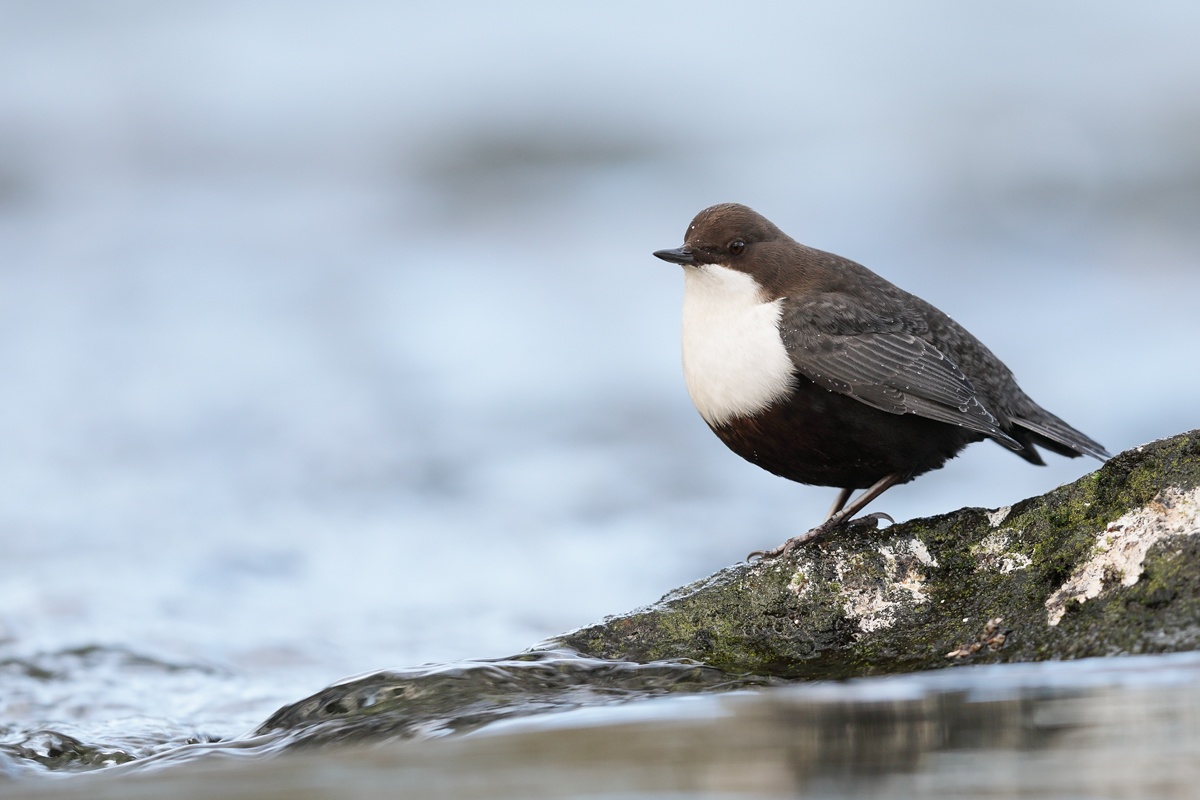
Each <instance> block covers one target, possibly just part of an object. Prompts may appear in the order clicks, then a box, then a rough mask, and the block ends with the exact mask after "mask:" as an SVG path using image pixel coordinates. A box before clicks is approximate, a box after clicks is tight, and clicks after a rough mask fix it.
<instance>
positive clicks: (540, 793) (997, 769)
mask: <svg viewBox="0 0 1200 800" xmlns="http://www.w3.org/2000/svg"><path fill="white" fill-rule="evenodd" d="M570 660H571V659H560V660H559V661H558V662H557V663H556V662H555V661H554V660H553V659H548V660H544V661H541V662H539V663H536V664H532V666H533V669H534V671H535V672H537V673H539V674H543V675H544V674H545V672H546V670H547V669H557V670H562V669H563V662H564V661H570ZM526 666H527V667H528V666H531V664H530V663H529V662H526ZM575 666H576V667H580V668H584V669H587V668H589V667H588V665H581V664H576V665H575ZM592 666H593V667H594V666H596V665H592ZM651 669H654V670H656V671H658V673H659V675H658V676H657V677H658V679H659V680H661V679H662V677H663V675H664V673H663V668H662V667H658V668H651ZM604 670H605V674H606V675H607V677H609V678H612V677H614V676H615V675H621V674H622V670H621V669H618V670H614V669H612V667H611V666H610V667H606V668H604ZM675 670H676V671H677V672H680V673H688V672H690V673H691V675H692V677H695V672H694V670H690V671H689V670H688V668H687V667H685V666H683V665H676V667H675ZM520 671H521V668H520V667H519V666H518V665H517V664H515V663H511V662H510V663H508V664H501V665H493V669H492V670H491V672H492V673H493V677H495V675H497V674H504V675H506V676H508V677H509V678H513V677H518V676H519V673H520ZM444 672H445V671H443V673H444ZM623 672H624V675H623V678H624V679H631V678H632V679H633V680H641V679H642V678H645V677H647V676H641V677H639V678H635V677H634V668H631V667H626V668H624V670H623ZM462 674H463V673H462V671H461V670H460V671H459V677H461V676H462ZM442 677H445V675H444V674H443V675H441V676H437V675H434V674H433V673H432V672H430V673H426V674H425V675H424V676H419V675H415V674H411V675H408V676H405V678H406V680H408V681H410V682H419V681H420V680H421V679H422V678H435V679H439V678H442ZM676 677H678V676H676ZM490 685H491V687H492V689H493V690H494V689H495V688H496V686H498V684H497V683H496V682H494V681H492V682H491V684H490ZM697 686H698V684H693V687H692V688H693V689H694V688H696V687H697ZM659 688H660V689H661V688H663V686H662V685H661V684H660V685H659ZM726 688H728V687H726ZM551 691H556V690H551ZM415 694H419V693H414V696H415ZM544 696H549V693H547V694H546V695H544ZM579 699H580V698H579V696H578V695H576V696H575V698H574V700H575V701H576V703H575V705H577V706H578V705H583V706H584V707H582V708H577V709H576V710H573V711H560V712H559V713H541V714H540V715H538V716H532V717H525V718H521V719H510V720H508V721H501V722H493V724H491V725H490V726H486V727H483V728H477V729H476V730H474V731H473V732H470V733H466V734H460V735H457V736H452V737H446V738H421V739H418V740H415V741H414V740H407V741H402V742H395V741H393V742H390V743H384V744H374V745H371V746H362V745H361V744H360V745H349V746H343V747H341V748H336V749H323V750H317V751H314V750H311V749H307V748H304V749H301V750H299V751H296V750H295V749H294V748H295V747H296V742H295V741H294V740H293V741H287V740H280V739H278V738H276V739H274V740H272V739H271V738H270V737H269V736H266V735H263V736H260V737H258V738H257V739H253V740H245V741H243V742H241V743H237V744H234V745H203V744H200V745H193V746H190V747H183V748H179V749H178V750H176V751H174V752H172V753H167V754H164V756H163V757H160V758H157V759H154V758H152V759H148V760H145V761H140V762H137V763H134V764H129V765H126V766H118V767H113V768H111V769H109V770H108V771H106V772H104V773H101V774H100V775H95V774H93V775H90V776H87V777H84V778H77V779H73V780H71V781H69V782H61V781H60V782H55V783H53V784H51V785H49V786H47V785H46V784H39V785H34V784H24V785H20V786H18V785H14V786H12V787H11V788H13V790H14V792H15V793H14V794H12V795H11V796H12V797H14V798H21V797H40V798H52V797H53V798H75V797H88V798H107V797H122V798H130V797H164V796H171V797H183V798H186V797H231V798H233V797H237V798H242V797H245V798H250V797H280V796H287V797H297V796H303V797H313V798H323V797H338V798H375V797H396V796H405V797H409V796H416V797H425V796H436V797H454V798H471V797H489V798H493V797H564V798H565V797H570V798H601V797H605V798H607V797H624V798H640V797H647V798H649V797H655V798H659V797H679V798H692V797H798V796H802V797H817V798H820V797H831V798H832V797H887V798H906V797H966V796H971V797H1014V796H1019V797H1089V798H1093V797H1094V798H1106V797H1114V798H1115V797H1155V798H1175V797H1179V798H1184V797H1191V796H1193V794H1194V786H1195V781H1196V779H1197V778H1200V760H1197V759H1196V753H1197V751H1198V749H1200V714H1197V713H1196V708H1197V707H1200V706H1198V705H1197V702H1196V701H1197V700H1200V658H1198V657H1197V655H1196V654H1194V653H1185V654H1175V655H1170V656H1157V657H1131V658H1116V659H1087V660H1083V661H1077V662H1067V663H1059V664H1017V665H1013V664H1006V665H996V666H990V667H989V666H985V667H966V668H961V669H950V670H943V671H940V672H937V673H926V674H918V675H907V676H892V677H885V678H871V679H860V680H852V681H848V682H844V683H821V682H818V683H813V684H808V685H797V686H790V687H776V688H771V689H758V690H754V691H744V690H743V691H726V692H725V693H723V694H712V693H705V694H687V695H684V696H678V695H677V696H672V697H667V698H659V699H653V700H641V701H639V702H634V703H624V704H616V705H614V704H613V703H612V700H611V698H609V699H608V701H607V702H605V701H598V699H597V698H593V704H591V705H588V704H587V703H586V702H584V703H582V704H581V703H579V702H578V701H579ZM597 702H599V704H596V703H597ZM543 712H544V709H543ZM358 716H359V718H360V721H363V722H366V721H368V720H370V719H371V712H370V711H369V710H368V709H361V710H360V711H359V712H358ZM459 721H460V722H463V721H466V722H468V723H469V724H470V723H472V722H473V720H472V719H471V717H470V716H469V715H468V716H465V717H460V720H459ZM426 733H429V731H428V730H427V731H426ZM434 735H435V737H436V733H435V734H434ZM281 747H283V748H287V749H286V750H285V751H284V752H283V753H282V754H281V753H280V752H279V751H280V748H281ZM268 754H273V756H274V757H272V758H270V759H267V758H265V757H264V756H266V755H268ZM167 766H171V767H172V768H171V769H166V768H165V767H167Z"/></svg>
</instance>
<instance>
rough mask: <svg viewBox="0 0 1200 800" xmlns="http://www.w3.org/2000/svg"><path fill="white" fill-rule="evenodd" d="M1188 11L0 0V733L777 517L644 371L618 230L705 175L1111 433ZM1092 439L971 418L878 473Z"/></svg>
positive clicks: (1154, 413) (651, 585)
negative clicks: (1053, 436) (956, 444)
mask: <svg viewBox="0 0 1200 800" xmlns="http://www.w3.org/2000/svg"><path fill="white" fill-rule="evenodd" d="M1197 33H1200V15H1198V14H1197V12H1196V11H1195V10H1194V9H1193V7H1192V6H1191V5H1189V4H1184V3H1162V4H1156V5H1154V6H1152V7H1138V8H1132V7H1129V8H1126V7H1124V6H1120V5H1117V4H1109V5H1105V6H1102V7H1097V6H1096V5H1095V4H1086V5H1084V4H1074V5H1073V4H1065V5H1058V6H1055V7H1054V8H1053V9H1046V8H1043V7H1040V6H1036V5H1033V4H1029V5H1027V6H1020V7H1014V8H1009V9H1006V10H1005V12H1003V13H1001V12H997V11H993V10H989V9H966V8H961V7H959V6H956V5H954V4H940V3H925V4H918V6H912V5H911V4H908V5H906V7H905V8H904V9H900V8H898V7H896V8H893V7H891V6H888V5H886V4H878V5H876V6H873V7H872V9H871V12H870V14H864V13H862V12H861V11H856V12H854V13H851V12H850V11H845V10H841V9H839V8H834V7H830V8H808V7H803V6H796V7H793V8H789V9H782V8H776V7H774V6H771V5H767V4H763V5H753V4H751V5H745V6H739V9H738V12H737V14H736V15H734V16H732V17H731V16H730V14H729V12H728V10H727V9H720V8H717V7H709V6H696V5H694V4H687V5H686V6H684V5H680V6H672V5H669V4H664V5H661V6H656V7H654V8H645V7H642V6H640V5H639V6H636V7H635V6H633V5H628V6H624V5H620V4H617V5H613V4H607V5H606V6H605V7H604V8H603V9H596V10H587V9H579V8H567V7H563V8H556V9H548V8H545V7H543V6H540V5H533V4H524V5H522V4H517V5H510V6H506V7H505V8H504V9H503V10H501V9H500V8H499V7H496V8H494V9H493V7H492V6H489V5H486V4H478V5H467V6H463V7H456V8H454V9H450V8H446V9H436V10H435V9H432V8H430V9H417V8H409V7H406V6H404V5H397V4H381V3H380V4H377V3H370V2H358V3H346V4H339V5H338V7H337V8H336V10H335V9H334V8H333V7H332V6H325V5H323V4H317V3H305V2H299V3H287V4H272V3H267V2H262V3H215V4H213V3H206V4H188V3H175V4H171V5H169V6H164V5H162V4H155V3H144V2H132V1H131V2H124V3H116V4H106V5H104V6H95V7H93V6H88V5H63V4H53V3H44V2H34V1H32V0H30V1H29V2H18V1H15V0H8V1H7V2H2V3H0V374H2V375H3V376H4V386H5V390H4V391H3V392H0V441H3V442H4V446H3V447H2V448H0V486H2V487H3V489H2V490H0V547H2V548H3V550H2V558H0V743H2V744H6V745H14V746H15V745H18V744H21V743H32V744H31V747H32V749H34V750H37V749H38V748H39V747H41V744H39V743H40V742H42V741H43V739H42V738H39V737H45V736H47V735H49V734H46V733H45V732H46V731H52V732H54V734H55V735H61V736H70V737H73V738H74V739H76V740H78V741H80V742H82V743H84V745H86V746H87V747H90V748H93V749H105V748H106V749H108V750H110V751H112V752H117V753H129V754H133V755H135V756H136V757H137V758H139V759H140V758H144V757H147V756H151V755H154V754H155V753H160V752H166V751H169V750H171V749H172V748H173V747H175V746H177V745H179V744H182V743H186V742H189V741H197V742H204V741H210V740H223V741H228V740H231V739H234V738H236V737H240V736H245V735H247V734H249V733H250V732H251V731H253V730H254V729H255V728H256V727H257V726H258V725H260V724H261V723H262V722H263V721H264V720H266V719H267V718H268V717H269V716H270V715H271V714H272V713H274V712H275V711H276V710H277V709H279V708H280V707H282V706H284V705H286V704H289V703H294V702H295V701H297V700H298V699H299V698H303V697H306V696H308V695H310V694H312V693H314V692H317V691H319V690H321V689H322V688H323V687H325V686H327V685H329V684H331V683H333V682H335V681H338V680H340V679H343V678H345V677H346V676H348V675H354V674H358V673H363V672H369V671H373V670H378V669H381V668H385V667H411V666H412V665H417V664H421V663H425V662H449V663H453V662H457V661H459V660H462V659H472V658H488V657H503V656H508V655H510V654H513V653H517V652H519V651H520V650H522V649H523V648H525V647H527V646H528V645H529V644H531V643H532V642H536V641H540V640H541V639H543V638H545V637H547V636H550V635H553V634H555V633H558V632H561V631H563V630H567V629H570V628H572V627H575V626H579V625H584V624H587V623H590V622H592V621H594V620H596V619H598V618H600V617H602V616H604V615H605V614H608V613H613V612H618V611H622V610H626V609H628V608H631V607H634V606H638V605H641V604H644V603H647V602H651V601H653V600H655V599H656V598H657V597H658V596H659V595H661V594H662V593H663V592H664V591H666V590H668V589H670V588H672V587H674V586H678V585H682V584H684V583H687V582H689V581H691V580H693V579H695V578H697V577H699V576H702V575H705V574H707V573H709V572H712V571H714V570H716V569H717V568H719V567H721V566H723V565H725V564H727V563H729V562H730V561H732V560H735V559H737V558H739V557H741V556H742V555H743V554H744V553H746V552H749V551H751V550H754V549H760V548H763V547H769V546H772V545H774V544H777V543H778V542H780V541H782V540H783V539H785V538H786V537H787V536H789V535H791V534H792V533H794V532H795V531H796V530H797V528H799V527H802V526H807V525H808V524H809V523H810V522H811V520H813V519H816V518H819V517H820V516H821V515H822V514H823V513H824V510H825V508H826V507H827V506H828V504H829V502H831V499H832V498H831V496H830V494H829V492H828V491H827V490H820V489H810V488H804V487H797V486H792V485H788V484H786V483H785V482H783V481H779V480H777V479H774V478H772V477H771V476H769V475H765V474H758V473H757V471H755V470H753V469H751V468H749V467H747V466H746V465H744V464H742V463H740V462H739V461H738V460H737V459H736V458H734V457H732V456H730V455H729V454H728V453H727V452H725V451H724V448H723V447H722V446H721V445H720V443H719V442H717V441H716V440H715V438H714V437H712V436H711V434H710V433H709V432H708V431H707V430H705V429H704V427H703V425H702V424H701V423H700V421H699V420H698V418H697V417H696V415H695V413H694V411H693V410H692V409H691V407H690V404H689V403H688V401H687V399H686V396H685V394H684V390H683V386H682V380H681V376H680V372H679V365H678V304H679V293H680V285H679V284H680V280H679V276H678V274H677V273H676V272H675V271H674V270H673V269H671V268H670V267H668V266H667V265H664V264H661V263H659V262H657V261H655V260H654V259H653V258H652V257H650V256H649V253H650V251H652V250H655V249H659V248H663V247H673V246H677V245H678V244H679V243H680V237H681V236H682V233H683V229H684V227H685V225H686V223H687V221H688V220H689V219H690V217H691V216H692V214H694V213H695V212H696V211H698V210H699V209H700V208H702V207H703V206H705V205H707V204H709V203H712V202H718V201H724V200H739V201H742V202H746V203H748V204H750V205H753V206H755V207H756V208H758V209H759V210H760V211H763V212H764V213H766V214H767V215H768V216H770V217H772V218H773V219H774V220H775V221H777V222H778V223H780V224H781V225H782V226H783V227H784V228H785V229H786V230H788V231H789V232H791V233H793V234H794V235H795V236H796V237H797V238H800V239H801V240H802V241H805V242H807V243H809V244H812V245H815V246H818V247H823V248H826V249H830V250H834V251H836V252H840V253H843V254H845V255H847V256H850V257H853V258H856V259H857V260H860V261H862V262H864V263H866V264H867V265H868V266H871V267H873V268H875V269H876V270H878V271H879V272H881V273H883V274H884V275H885V276H887V277H889V278H891V279H893V280H895V281H896V282H897V283H899V284H900V285H902V286H904V287H906V288H908V289H910V290H912V291H915V292H916V293H918V294H920V295H922V296H924V297H926V298H927V299H929V300H931V301H933V302H934V303H936V304H937V305H939V306H940V307H942V308H943V309H944V310H946V311H948V312H949V313H951V314H953V315H954V316H955V317H956V318H957V319H958V320H960V321H961V322H963V323H964V324H966V325H967V326H968V327H969V328H970V329H971V330H972V331H973V332H975V333H976V334H978V335H979V336H980V337H981V338H982V339H983V340H984V341H986V342H987V343H988V344H989V345H990V346H991V347H992V349H994V350H995V351H996V352H997V353H998V354H999V355H1000V356H1001V357H1002V358H1004V359H1005V360H1006V361H1007V363H1008V364H1009V365H1010V366H1011V367H1013V369H1014V370H1015V372H1016V373H1017V375H1018V376H1019V377H1020V379H1021V381H1022V383H1023V385H1024V386H1025V387H1026V388H1027V389H1028V390H1029V392H1030V393H1031V394H1032V395H1033V396H1034V397H1035V398H1037V399H1038V400H1039V401H1041V402H1043V403H1044V404H1045V405H1046V406H1047V407H1049V408H1051V409H1052V410H1054V411H1055V412H1056V413H1059V414H1061V415H1062V416H1064V417H1065V418H1066V419H1068V420H1069V421H1070V422H1071V423H1072V424H1074V425H1076V426H1078V427H1079V428H1080V429H1082V430H1084V431H1086V432H1088V433H1089V434H1091V435H1092V436H1094V437H1096V438H1097V439H1099V440H1100V441H1101V442H1103V443H1104V444H1105V445H1106V446H1107V447H1108V448H1109V449H1110V450H1112V451H1114V452H1116V451H1118V450H1120V449H1123V448H1127V447H1130V446H1134V445H1136V444H1139V443H1142V442H1144V441H1147V440H1149V439H1152V438H1155V437H1158V436H1165V435H1169V434H1172V433H1175V432H1178V431H1181V430H1184V429H1189V428H1194V427H1196V426H1197V424H1198V422H1197V417H1196V413H1195V410H1194V399H1193V398H1194V397H1195V396H1196V394H1197V391H1198V390H1200V371H1197V370H1196V369H1194V361H1195V359H1194V353H1193V352H1192V349H1193V348H1192V343H1193V342H1195V341H1197V340H1198V336H1200V318H1198V317H1197V316H1196V314H1195V313H1194V298H1195V297H1196V296H1197V290H1198V289H1200V270H1198V269H1197V267H1196V265H1197V264H1198V263H1200V259H1198V255H1200V233H1198V231H1200V228H1198V227H1197V226H1196V225H1195V220H1196V218H1197V213H1198V212H1200V180H1198V179H1197V176H1200V150H1198V148H1197V145H1196V142H1197V141H1200V136H1197V135H1196V134H1197V125H1198V123H1200V114H1198V113H1197V106H1196V102H1195V98H1196V97H1198V96H1200V92H1198V91H1197V89H1198V87H1197V85H1196V84H1197V83H1198V82H1200V77H1197V76H1200V63H1197V62H1200V53H1197V52H1196V48H1195V47H1194V42H1195V41H1196V39H1197V36H1196V34H1197ZM1051 355H1053V356H1054V357H1053V358H1051V357H1050V356H1051ZM1091 466H1092V465H1090V464H1086V463H1083V462H1082V461H1067V460H1064V459H1054V460H1053V462H1052V464H1051V465H1050V467H1048V468H1047V469H1032V468H1029V467H1028V466H1027V465H1025V464H1023V463H1021V462H1020V461H1019V460H1018V459H1013V458H1012V457H1011V456H1010V455H1009V454H1007V453H1004V452H1003V451H1002V449H1001V448H998V447H992V446H986V445H980V446H978V447H975V448H972V449H970V450H969V451H968V453H967V454H966V455H964V456H963V457H962V458H960V459H958V460H956V461H955V462H954V463H953V464H951V465H950V466H948V467H947V468H946V469H944V470H941V471H940V472H938V473H935V474H931V475H928V476H925V477H923V478H922V479H921V480H920V481H917V482H915V483H914V484H911V485H909V486H905V487H901V488H899V489H897V490H894V491H892V492H889V493H888V496H887V498H886V501H885V503H884V505H883V506H880V510H886V511H888V512H889V513H891V514H892V515H893V516H895V517H896V518H897V519H903V518H906V517H911V516H916V515H920V514H928V513H934V512H939V511H944V510H946V509H949V508H958V507H960V506H964V505H980V506H987V507H995V506H999V505H1003V504H1006V503H1008V502H1011V501H1013V500H1014V499H1018V498H1021V497H1025V496H1028V495H1032V494H1037V493H1040V492H1043V491H1045V490H1047V489H1049V488H1051V487H1053V486H1055V485H1058V484H1060V483H1063V482H1065V481H1068V480H1072V479H1074V478H1075V477H1077V476H1079V475H1081V474H1083V473H1084V472H1085V471H1087V470H1089V469H1091ZM22 746H24V745H22ZM50 749H54V748H53V747H50ZM27 766H28V767H30V768H31V769H35V770H37V769H41V767H40V764H39V762H37V761H36V759H33V760H32V761H31V762H30V763H28V764H23V765H22V766H20V767H18V768H17V769H18V770H19V771H20V772H22V773H24V772H25V771H26V769H25V767H27Z"/></svg>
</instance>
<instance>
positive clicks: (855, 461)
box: [713, 379, 983, 489]
mask: <svg viewBox="0 0 1200 800" xmlns="http://www.w3.org/2000/svg"><path fill="white" fill-rule="evenodd" d="M713 431H714V432H715V433H716V434H717V436H719V437H721V441H723V442H725V444H726V445H728V447H729V449H730V450H732V451H733V452H735V453H737V454H738V455H739V456H741V457H742V458H744V459H746V460H747V461H749V462H751V463H752V464H757V465H758V466H760V467H762V468H763V469H765V470H767V471H768V472H773V473H774V474H776V475H779V476H780V477H783V478H787V479H789V480H793V481H798V482H799V483H807V484H812V485H815V486H837V487H839V488H844V489H865V488H867V487H868V486H870V485H872V484H873V483H875V482H876V481H878V480H879V479H880V478H882V477H883V476H885V475H892V474H898V475H900V476H901V480H900V482H901V483H904V482H907V481H909V480H912V479H913V478H915V477H916V476H918V475H920V474H922V473H924V472H928V471H929V470H932V469H937V468H938V467H940V466H942V464H944V463H946V461H947V460H948V459H950V458H953V457H954V456H955V455H957V454H958V453H959V451H960V450H962V449H963V448H964V447H966V446H967V445H968V444H970V443H971V442H977V441H980V440H981V439H982V438H983V437H982V436H981V435H979V434H977V433H974V432H973V431H969V430H966V429H965V428H959V427H958V426H955V425H947V424H946V423H943V422H935V421H933V420H929V419H925V418H924V417H918V416H916V415H914V414H889V413H887V412H886V411H880V410H878V409H875V408H871V407H870V406H868V405H864V404H863V403H860V402H859V401H857V400H855V399H854V398H852V397H848V396H847V395H842V394H837V393H835V392H831V391H829V390H827V389H823V388H821V387H819V386H816V385H815V384H813V383H812V382H811V381H804V380H803V379H802V383H801V385H800V386H798V387H797V389H796V391H795V392H794V393H793V395H792V396H791V397H790V398H789V399H788V400H786V401H783V402H780V403H776V404H775V405H773V406H771V407H770V408H768V409H767V410H766V411H763V412H762V413H760V414H757V415H756V416H753V417H738V418H735V419H734V420H732V421H731V422H729V423H727V424H725V425H722V426H719V427H714V428H713Z"/></svg>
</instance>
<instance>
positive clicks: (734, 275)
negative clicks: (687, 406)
mask: <svg viewBox="0 0 1200 800" xmlns="http://www.w3.org/2000/svg"><path fill="white" fill-rule="evenodd" d="M782 303H783V299H782V298H780V299H778V300H774V301H771V302H764V301H763V298H762V290H761V288H760V287H759V285H758V282H757V281H755V280H754V278H752V277H750V276H749V275H747V274H746V273H744V272H738V271H737V270H734V269H729V268H728V267H722V266H718V265H716V264H704V265H701V266H699V267H690V266H688V267H684V269H683V377H684V380H685V381H686V382H687V388H688V394H690V395H691V396H692V403H694V404H695V406H696V410H697V411H699V412H700V416H702V417H704V421H705V422H707V423H708V424H709V425H722V424H725V423H727V422H729V421H730V420H731V419H733V418H734V417H744V416H752V415H754V414H757V413H758V412H760V411H763V410H764V409H766V408H767V406H769V405H771V404H772V403H773V402H775V401H776V400H779V399H780V398H782V397H784V396H785V395H786V394H787V393H788V391H789V390H790V389H791V387H792V376H793V375H794V368H793V367H792V360H791V359H790V358H789V357H788V354H787V350H786V349H785V348H784V346H783V341H782V340H781V339H780V338H779V315H780V313H781V312H782V308H781V306H782Z"/></svg>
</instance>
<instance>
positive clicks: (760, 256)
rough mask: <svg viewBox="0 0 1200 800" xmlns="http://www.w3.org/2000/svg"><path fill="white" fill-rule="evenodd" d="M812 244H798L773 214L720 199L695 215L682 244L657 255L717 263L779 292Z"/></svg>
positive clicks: (680, 261)
mask: <svg viewBox="0 0 1200 800" xmlns="http://www.w3.org/2000/svg"><path fill="white" fill-rule="evenodd" d="M812 252H814V251H811V250H810V249H809V248H807V247H804V246H803V245H801V244H798V243H797V242H796V241H795V240H793V239H792V238H791V237H790V236H788V235H787V234H786V233H784V232H783V231H781V230H780V229H779V228H778V227H776V226H775V224H774V223H772V222H771V221H770V220H768V219H767V218H766V217H764V216H762V215H761V214H759V213H758V212H756V211H755V210H754V209H752V208H748V207H747V206H744V205H741V204H739V203H721V204H720V205H715V206H712V207H710V208H706V209H704V210H703V211H701V212H700V213H699V214H697V215H696V218H695V219H693V220H692V222H691V224H690V225H688V228H687V232H686V233H685V234H684V242H683V247H677V248H675V249H672V250H658V251H657V252H655V253H654V255H655V256H657V257H658V258H661V259H662V260H663V261H670V262H672V263H675V264H681V265H683V266H684V267H702V266H703V265H706V264H716V265H719V266H722V267H727V268H729V269H735V270H738V271H739V272H744V273H746V274H748V275H750V276H752V277H753V278H754V279H755V280H756V281H757V283H758V284H759V285H760V286H762V287H763V289H764V291H765V292H766V293H767V294H768V295H775V296H779V295H780V294H782V292H781V291H780V290H781V289H782V288H783V286H785V285H788V284H794V283H795V282H796V280H797V279H798V278H800V276H799V275H797V269H796V268H797V267H798V266H800V267H802V266H804V264H805V262H806V261H807V260H808V259H807V258H805V256H806V255H808V254H809V253H812Z"/></svg>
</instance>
